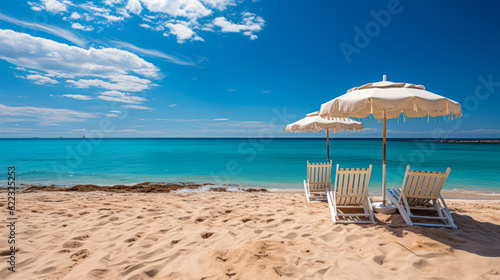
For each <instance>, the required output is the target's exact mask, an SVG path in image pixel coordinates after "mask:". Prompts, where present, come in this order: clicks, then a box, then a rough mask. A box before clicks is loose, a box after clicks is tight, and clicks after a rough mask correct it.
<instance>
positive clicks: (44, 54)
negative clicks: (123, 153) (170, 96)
mask: <svg viewBox="0 0 500 280" xmlns="http://www.w3.org/2000/svg"><path fill="white" fill-rule="evenodd" d="M0 59H4V60H6V61H8V62H10V63H12V64H14V65H16V66H17V67H24V68H25V69H27V70H38V71H40V72H43V74H45V76H47V77H50V78H62V79H75V78H80V79H78V80H67V81H66V82H67V83H69V84H71V85H73V86H75V87H78V88H89V87H90V86H94V87H100V88H105V89H109V90H122V91H135V92H136V91H142V90H145V89H148V88H150V87H151V86H153V85H154V84H153V83H152V82H151V80H149V79H144V78H140V77H138V76H137V75H141V76H144V77H146V78H153V79H158V78H160V74H159V69H158V68H157V67H156V66H154V65H153V64H151V63H149V62H147V61H145V60H144V59H142V58H140V57H139V56H137V55H135V54H133V53H131V52H128V51H125V50H120V49H115V48H100V49H96V48H89V49H84V48H80V47H76V46H68V45H66V44H62V43H58V42H55V41H52V40H48V39H44V38H40V37H33V36H31V35H28V34H25V33H19V32H14V31H12V30H2V29H0ZM20 69H21V68H20Z"/></svg>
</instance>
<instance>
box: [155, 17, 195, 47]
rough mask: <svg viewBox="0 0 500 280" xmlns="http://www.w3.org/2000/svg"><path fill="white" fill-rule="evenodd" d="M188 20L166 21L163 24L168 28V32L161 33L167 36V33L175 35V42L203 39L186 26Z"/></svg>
mask: <svg viewBox="0 0 500 280" xmlns="http://www.w3.org/2000/svg"><path fill="white" fill-rule="evenodd" d="M188 25H189V23H188V22H180V23H175V24H174V23H167V24H166V25H165V26H166V27H167V28H168V29H170V32H169V33H166V32H165V33H164V34H163V35H165V36H167V37H168V34H173V35H175V36H176V37H177V43H179V44H182V43H184V42H185V41H186V40H192V41H203V38H201V37H199V36H198V35H196V33H194V31H193V30H192V29H191V28H190V27H189V26H188Z"/></svg>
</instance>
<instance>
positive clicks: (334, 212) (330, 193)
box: [326, 190, 337, 224]
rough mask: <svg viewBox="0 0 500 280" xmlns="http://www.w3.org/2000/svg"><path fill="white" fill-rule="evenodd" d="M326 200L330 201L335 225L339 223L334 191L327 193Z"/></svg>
mask: <svg viewBox="0 0 500 280" xmlns="http://www.w3.org/2000/svg"><path fill="white" fill-rule="evenodd" d="M326 199H327V200H328V206H329V208H330V214H331V215H332V222H333V224H336V223H337V208H336V207H335V200H334V198H333V196H332V191H331V190H327V191H326Z"/></svg>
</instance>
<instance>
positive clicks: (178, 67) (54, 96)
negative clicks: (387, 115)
mask: <svg viewBox="0 0 500 280" xmlns="http://www.w3.org/2000/svg"><path fill="white" fill-rule="evenodd" d="M499 8H500V3H497V2H496V1H489V2H487V1H480V2H472V1H468V2H466V1H453V2H451V1H439V2H436V1H404V0H401V1H392V0H391V1H377V2H376V3H374V2H373V1H291V0H286V1H285V0H278V1H265V0H261V1H255V0H254V1H237V0H178V1H167V0H163V1H162V0H94V1H76V0H32V1H29V2H23V1H9V2H5V3H2V4H1V6H0V37H1V39H0V68H1V71H0V84H1V88H2V90H1V92H0V95H1V99H0V100H1V101H0V137H81V135H82V134H86V135H87V136H92V135H94V136H100V135H103V136H104V137H247V136H275V137H297V136H299V137H321V136H322V134H320V133H319V134H286V133H284V131H283V130H284V125H285V124H286V123H288V122H293V121H296V120H298V119H300V118H302V117H303V116H304V114H306V113H310V112H312V111H317V110H318V109H319V107H320V105H321V104H322V103H324V102H327V101H329V100H331V99H333V98H335V97H337V96H339V95H342V94H343V93H345V91H346V90H348V89H350V88H352V87H355V86H360V85H363V84H365V83H368V82H376V81H380V80H381V79H382V75H383V74H387V76H388V80H390V81H394V82H408V83H414V84H423V85H424V86H426V89H427V90H429V91H431V92H434V93H437V94H440V95H443V96H446V97H449V98H451V99H453V100H455V101H458V102H460V103H461V104H462V109H463V111H464V115H465V117H464V118H462V119H459V120H458V121H453V122H441V123H438V122H434V121H431V122H430V123H427V122H416V123H415V124H413V123H412V122H409V123H394V122H391V123H389V125H388V129H389V132H388V136H389V137H410V138H411V137H430V136H429V135H430V132H432V131H435V130H436V129H440V130H443V131H445V132H444V134H443V136H446V137H481V138H491V137H500V125H499V122H498V119H499V118H500V113H499V110H498V108H497V107H498V105H499V104H500V103H499V101H500V97H499V96H500V94H499V93H500V68H499V67H498V65H500V55H499V54H498V45H499V43H500V42H499V41H500V36H499V35H500V34H499V29H498V26H500V19H499V18H498V17H497V15H496V12H497V11H498V10H499ZM388 15H389V17H388ZM360 30H361V31H360ZM360 32H362V33H363V34H362V35H360ZM363 39H364V40H363ZM497 81H498V82H497ZM365 127H366V128H367V129H365V130H364V131H361V132H356V133H352V132H342V133H339V134H337V135H336V136H338V137H380V136H381V128H382V126H381V124H378V123H376V122H372V123H370V124H368V123H366V124H365Z"/></svg>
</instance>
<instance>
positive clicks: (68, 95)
mask: <svg viewBox="0 0 500 280" xmlns="http://www.w3.org/2000/svg"><path fill="white" fill-rule="evenodd" d="M63 96H64V97H69V98H73V99H76V100H91V99H94V98H92V97H91V96H88V95H82V94H63Z"/></svg>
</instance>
